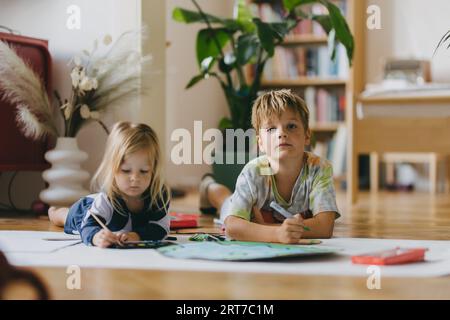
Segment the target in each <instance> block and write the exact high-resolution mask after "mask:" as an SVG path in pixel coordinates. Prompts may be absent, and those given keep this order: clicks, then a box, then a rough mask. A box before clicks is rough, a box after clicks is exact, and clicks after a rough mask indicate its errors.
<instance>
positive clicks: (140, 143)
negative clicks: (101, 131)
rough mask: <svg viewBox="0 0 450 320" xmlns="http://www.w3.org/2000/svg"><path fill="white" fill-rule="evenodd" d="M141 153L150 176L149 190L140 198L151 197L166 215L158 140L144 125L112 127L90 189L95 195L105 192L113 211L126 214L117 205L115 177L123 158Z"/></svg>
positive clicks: (167, 197) (166, 194)
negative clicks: (148, 161) (145, 159)
mask: <svg viewBox="0 0 450 320" xmlns="http://www.w3.org/2000/svg"><path fill="white" fill-rule="evenodd" d="M141 150H144V151H146V152H147V153H148V158H149V159H150V170H151V172H152V177H151V181H150V187H149V188H148V190H146V191H145V192H144V194H143V198H146V197H150V200H151V203H152V205H154V204H158V205H159V206H160V208H159V209H162V208H164V209H165V210H166V212H167V209H168V208H167V205H168V203H169V200H170V191H169V188H168V187H167V186H166V185H165V184H164V181H163V177H162V164H161V151H160V148H159V142H158V137H157V136H156V133H155V131H153V129H152V128H150V127H149V126H148V125H146V124H143V123H139V124H134V123H130V122H126V121H123V122H118V123H116V124H115V125H114V127H113V129H112V130H111V133H110V135H109V137H108V140H107V142H106V149H105V154H104V156H103V160H102V162H101V164H100V166H99V168H98V169H97V171H96V173H95V174H94V177H93V178H92V181H91V188H92V190H94V191H103V192H105V193H106V194H107V196H108V198H109V200H110V201H111V203H112V205H113V207H114V209H115V210H116V211H118V212H119V213H121V214H125V213H124V211H123V209H122V208H121V205H120V202H119V201H118V199H119V197H121V195H122V194H121V192H120V190H119V188H118V187H117V184H116V182H115V175H116V174H117V173H118V171H119V170H120V166H121V164H122V163H123V161H124V159H125V157H127V156H128V155H130V154H132V153H135V152H137V151H141Z"/></svg>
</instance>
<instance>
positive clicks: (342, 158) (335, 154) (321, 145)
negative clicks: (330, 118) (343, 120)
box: [312, 125, 347, 177]
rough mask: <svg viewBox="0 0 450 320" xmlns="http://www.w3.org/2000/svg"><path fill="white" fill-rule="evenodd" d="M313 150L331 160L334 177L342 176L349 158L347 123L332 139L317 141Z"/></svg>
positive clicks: (339, 128) (340, 127)
mask: <svg viewBox="0 0 450 320" xmlns="http://www.w3.org/2000/svg"><path fill="white" fill-rule="evenodd" d="M312 152H313V153H314V154H316V155H318V156H320V157H321V158H325V159H328V160H329V161H330V162H331V165H332V167H333V176H334V177H340V176H342V175H343V174H344V173H345V170H346V160H347V128H346V127H345V125H341V126H339V127H338V129H337V131H336V133H335V134H334V135H333V138H331V139H330V140H328V141H317V142H316V145H315V146H314V148H313V150H312Z"/></svg>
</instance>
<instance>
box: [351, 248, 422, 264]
mask: <svg viewBox="0 0 450 320" xmlns="http://www.w3.org/2000/svg"><path fill="white" fill-rule="evenodd" d="M427 250H428V249H426V248H399V247H397V248H394V249H392V250H385V251H379V252H374V253H367V254H363V255H357V256H352V262H353V263H355V264H371V265H391V264H403V263H412V262H418V261H424V259H425V251H427Z"/></svg>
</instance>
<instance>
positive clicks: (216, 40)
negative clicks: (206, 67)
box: [197, 28, 230, 67]
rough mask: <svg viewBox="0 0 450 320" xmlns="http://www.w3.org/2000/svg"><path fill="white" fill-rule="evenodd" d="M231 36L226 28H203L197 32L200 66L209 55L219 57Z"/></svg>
mask: <svg viewBox="0 0 450 320" xmlns="http://www.w3.org/2000/svg"><path fill="white" fill-rule="evenodd" d="M229 40H230V37H229V35H228V33H227V31H226V29H224V28H217V29H209V28H207V29H202V30H200V31H199V32H198V34H197V62H198V65H199V67H201V64H202V62H203V60H204V59H206V58H208V57H213V58H219V57H220V55H221V50H222V49H223V47H225V45H226V44H227V42H228V41H229Z"/></svg>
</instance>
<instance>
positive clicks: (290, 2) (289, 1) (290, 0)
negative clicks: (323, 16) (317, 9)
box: [283, 0, 317, 11]
mask: <svg viewBox="0 0 450 320" xmlns="http://www.w3.org/2000/svg"><path fill="white" fill-rule="evenodd" d="M314 2H317V0H283V5H284V7H285V8H286V9H287V10H288V11H292V10H294V9H295V7H297V6H300V5H304V4H308V3H314Z"/></svg>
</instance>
